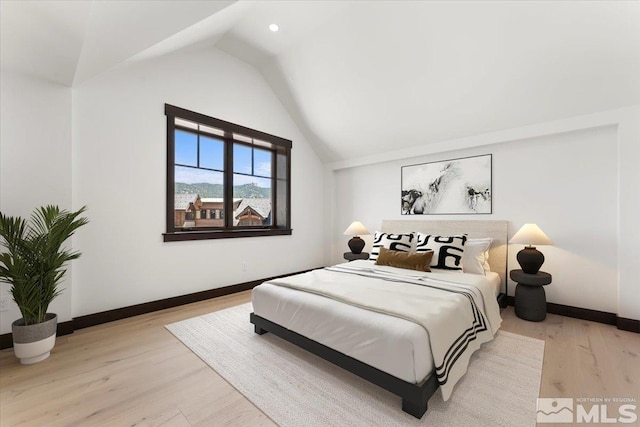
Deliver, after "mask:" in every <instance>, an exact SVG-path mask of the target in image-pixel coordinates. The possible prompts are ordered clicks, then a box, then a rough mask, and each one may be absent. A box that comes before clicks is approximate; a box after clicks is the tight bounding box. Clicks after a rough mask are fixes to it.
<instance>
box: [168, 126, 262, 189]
mask: <svg viewBox="0 0 640 427" xmlns="http://www.w3.org/2000/svg"><path fill="white" fill-rule="evenodd" d="M175 150H176V151H175V162H176V164H182V165H189V166H198V139H197V135H196V134H193V133H189V132H184V131H180V130H176V134H175ZM251 151H252V148H251V147H248V146H246V145H242V144H234V150H233V171H234V172H237V173H241V174H243V173H244V174H252V171H251ZM223 153H224V142H223V141H222V140H219V139H215V138H208V137H204V136H200V167H203V168H209V169H216V170H218V171H222V170H223ZM271 157H272V154H271V152H270V151H267V150H262V149H259V148H253V175H258V176H261V177H266V179H265V178H258V177H254V176H245V175H237V174H234V185H242V184H248V183H257V184H258V185H259V186H260V187H264V188H270V187H271V180H270V179H268V177H270V176H271ZM222 180H223V173H222V172H217V171H210V170H203V169H194V168H188V167H180V166H176V169H175V181H176V182H184V183H186V184H195V183H200V182H207V183H211V184H222Z"/></svg>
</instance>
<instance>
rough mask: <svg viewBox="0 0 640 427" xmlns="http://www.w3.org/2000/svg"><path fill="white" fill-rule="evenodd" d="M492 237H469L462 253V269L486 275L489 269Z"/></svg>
mask: <svg viewBox="0 0 640 427" xmlns="http://www.w3.org/2000/svg"><path fill="white" fill-rule="evenodd" d="M492 241H493V239H492V238H490V237H487V238H483V239H468V240H467V241H466V243H465V244H464V253H463V255H462V271H463V272H464V273H471V274H482V275H483V276H485V275H486V271H489V270H490V269H489V262H488V261H487V260H488V258H489V246H491V242H492Z"/></svg>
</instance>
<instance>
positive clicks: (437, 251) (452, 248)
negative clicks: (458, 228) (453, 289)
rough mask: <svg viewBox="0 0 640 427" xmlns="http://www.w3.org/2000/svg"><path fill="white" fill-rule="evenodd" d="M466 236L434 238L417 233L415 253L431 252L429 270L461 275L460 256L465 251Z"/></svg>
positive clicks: (434, 236)
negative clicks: (447, 271)
mask: <svg viewBox="0 0 640 427" xmlns="http://www.w3.org/2000/svg"><path fill="white" fill-rule="evenodd" d="M466 240H467V235H466V234H461V235H456V236H436V235H433V234H422V233H418V238H417V244H416V252H418V253H419V252H426V251H433V258H431V268H432V269H433V268H439V269H442V270H452V271H459V272H461V273H462V255H463V254H464V251H465V242H466Z"/></svg>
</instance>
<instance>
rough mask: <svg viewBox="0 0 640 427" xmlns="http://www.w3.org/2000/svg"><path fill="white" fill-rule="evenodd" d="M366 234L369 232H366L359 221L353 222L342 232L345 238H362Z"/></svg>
mask: <svg viewBox="0 0 640 427" xmlns="http://www.w3.org/2000/svg"><path fill="white" fill-rule="evenodd" d="M367 234H369V230H367V228H366V227H365V226H364V225H362V223H361V222H360V221H353V222H352V223H351V225H350V226H349V227H348V228H347V229H346V230H344V235H345V236H364V235H367Z"/></svg>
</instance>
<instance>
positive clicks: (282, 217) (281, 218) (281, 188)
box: [276, 179, 287, 227]
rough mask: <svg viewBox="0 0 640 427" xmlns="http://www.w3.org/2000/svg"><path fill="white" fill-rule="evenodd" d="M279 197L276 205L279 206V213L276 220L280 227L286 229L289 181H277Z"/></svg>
mask: <svg viewBox="0 0 640 427" xmlns="http://www.w3.org/2000/svg"><path fill="white" fill-rule="evenodd" d="M276 186H277V193H276V194H277V195H278V200H277V202H276V205H277V206H278V212H277V216H276V219H277V221H278V223H277V224H276V225H277V226H278V227H285V226H286V225H287V181H283V180H280V179H279V180H277V181H276Z"/></svg>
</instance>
